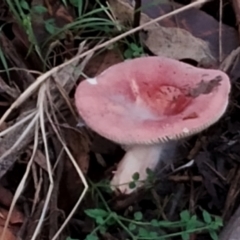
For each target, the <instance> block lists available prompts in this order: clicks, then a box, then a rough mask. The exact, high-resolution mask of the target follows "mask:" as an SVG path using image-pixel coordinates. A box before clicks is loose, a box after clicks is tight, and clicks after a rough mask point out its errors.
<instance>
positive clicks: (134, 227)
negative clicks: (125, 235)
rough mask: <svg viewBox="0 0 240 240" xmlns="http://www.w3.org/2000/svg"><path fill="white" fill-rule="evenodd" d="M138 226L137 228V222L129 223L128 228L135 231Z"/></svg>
mask: <svg viewBox="0 0 240 240" xmlns="http://www.w3.org/2000/svg"><path fill="white" fill-rule="evenodd" d="M136 228H137V226H136V224H134V223H129V225H128V229H129V230H130V231H134V230H135V229H136Z"/></svg>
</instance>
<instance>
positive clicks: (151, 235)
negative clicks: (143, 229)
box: [149, 232, 158, 238]
mask: <svg viewBox="0 0 240 240" xmlns="http://www.w3.org/2000/svg"><path fill="white" fill-rule="evenodd" d="M149 235H150V237H152V238H156V237H157V236H158V233H157V232H149Z"/></svg>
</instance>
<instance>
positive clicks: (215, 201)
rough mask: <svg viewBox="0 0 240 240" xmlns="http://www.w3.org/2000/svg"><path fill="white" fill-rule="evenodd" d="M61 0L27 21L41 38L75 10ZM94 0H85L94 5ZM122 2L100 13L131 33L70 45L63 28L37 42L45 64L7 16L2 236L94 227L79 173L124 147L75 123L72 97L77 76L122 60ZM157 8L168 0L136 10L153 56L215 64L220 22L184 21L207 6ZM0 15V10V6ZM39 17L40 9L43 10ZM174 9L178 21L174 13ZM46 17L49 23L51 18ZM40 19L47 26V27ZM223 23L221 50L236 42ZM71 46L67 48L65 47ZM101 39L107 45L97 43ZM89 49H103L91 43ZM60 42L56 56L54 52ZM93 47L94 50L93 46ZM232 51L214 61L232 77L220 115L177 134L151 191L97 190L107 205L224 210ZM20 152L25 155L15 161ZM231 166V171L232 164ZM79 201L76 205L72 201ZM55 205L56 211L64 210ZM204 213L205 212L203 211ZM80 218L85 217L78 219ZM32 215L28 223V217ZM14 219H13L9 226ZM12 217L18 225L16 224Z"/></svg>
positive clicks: (101, 173) (231, 151)
mask: <svg viewBox="0 0 240 240" xmlns="http://www.w3.org/2000/svg"><path fill="white" fill-rule="evenodd" d="M64 2H65V1H63V3H61V4H60V3H58V2H56V1H46V5H45V8H46V10H47V12H46V13H45V15H41V16H40V17H41V18H35V21H37V20H38V21H39V22H32V24H33V25H32V26H34V29H33V30H34V34H35V37H36V39H35V40H37V43H41V42H44V41H46V40H47V39H48V37H49V36H51V34H50V31H54V28H55V26H57V27H59V28H63V27H64V26H65V25H66V24H68V23H71V22H73V21H74V18H76V16H75V14H74V11H72V10H73V9H74V8H73V7H72V6H71V7H70V8H69V7H66V6H65V5H64ZM90 2H91V1H90ZM143 3H144V4H145V3H146V1H143ZM34 4H36V6H38V4H39V5H44V4H45V3H43V2H41V1H33V2H32V6H33V5H34ZM94 4H95V3H93V4H90V6H91V7H93V6H95V5H94ZM114 4H117V5H114ZM119 4H120V5H119ZM122 4H123V3H122V2H120V1H109V6H110V10H111V12H108V14H112V16H113V19H115V21H119V23H118V25H117V27H116V29H117V30H118V31H119V30H120V31H122V30H123V29H124V28H130V30H129V32H127V33H123V34H122V35H120V37H119V36H116V37H113V38H112V39H111V38H110V39H109V40H108V41H106V42H103V43H102V42H101V41H100V43H99V42H98V41H95V42H94V41H86V42H82V44H81V45H80V47H79V52H77V51H76V48H78V46H76V44H71V41H72V42H75V41H76V39H77V40H78V39H79V38H75V39H74V37H73V36H72V35H71V34H72V33H71V32H70V31H67V32H65V35H64V37H65V38H68V36H69V35H68V34H70V38H68V40H69V41H70V44H69V45H68V46H67V41H65V42H64V41H62V39H57V41H55V40H56V39H55V38H53V39H51V41H50V42H49V43H48V45H46V46H45V50H46V52H48V53H49V52H50V55H48V53H47V55H46V56H47V57H51V60H49V59H50V58H48V59H47V62H48V64H45V63H44V64H40V63H41V57H40V58H39V56H38V54H37V50H36V51H35V52H34V51H32V52H30V53H29V55H28V56H27V57H26V54H27V52H28V49H27V48H28V46H29V44H31V43H30V42H29V41H30V40H31V38H29V36H28V35H26V32H25V30H24V29H23V28H22V26H21V27H20V25H19V22H17V21H15V20H14V24H13V25H12V26H13V29H12V30H13V35H14V38H10V37H9V35H8V34H6V31H3V32H1V35H0V36H1V38H0V46H1V49H2V51H3V53H4V56H5V62H4V64H3V66H1V67H2V68H3V69H4V65H5V67H6V66H8V67H7V68H8V69H9V71H8V74H7V72H5V73H2V72H1V73H2V74H1V76H0V77H1V79H2V84H1V86H2V87H1V90H2V92H3V94H4V96H5V101H8V102H9V103H8V104H9V105H11V107H10V108H8V109H5V110H3V111H2V110H1V112H2V118H1V120H0V122H1V126H3V125H2V124H4V125H5V126H4V127H3V128H2V129H1V132H0V137H1V139H0V141H1V145H0V176H1V179H2V181H3V183H5V184H4V186H6V189H5V190H7V191H5V192H4V190H1V188H0V196H1V191H3V195H4V197H3V198H2V202H1V204H2V205H4V208H1V209H0V212H1V214H0V215H1V218H2V219H3V225H4V226H2V225H1V228H0V233H1V234H3V235H4V236H5V237H4V239H6V240H8V239H16V236H17V235H18V233H19V232H20V236H21V237H22V238H23V239H53V240H54V239H58V237H59V236H60V235H61V237H63V239H66V238H67V236H70V235H74V234H71V232H70V233H66V232H64V231H63V229H64V228H65V227H66V225H67V224H68V226H67V229H68V230H72V232H73V233H75V235H76V234H77V236H78V237H77V238H79V239H82V238H84V236H85V234H83V232H84V231H82V230H81V229H88V230H87V231H85V233H87V234H88V233H89V232H91V230H92V229H93V228H94V223H93V222H91V221H89V218H87V217H86V215H84V210H86V209H90V208H94V207H99V203H100V205H101V201H100V200H99V196H101V195H99V196H98V195H94V192H92V193H91V194H86V193H87V190H88V183H87V182H86V177H90V178H91V180H93V181H94V182H95V183H98V181H100V180H102V178H106V177H109V176H110V175H111V171H112V169H113V168H114V164H116V163H117V162H118V161H119V160H120V158H121V156H122V153H123V151H122V150H121V149H120V147H119V146H117V145H116V144H114V143H112V142H109V141H105V140H102V139H101V138H99V136H96V134H95V133H92V132H91V131H90V130H89V129H87V128H86V127H81V128H77V127H76V126H77V122H78V121H79V120H80V121H81V119H79V117H78V116H77V114H76V112H75V109H74V106H73V104H72V100H71V99H72V96H73V93H74V87H75V86H76V84H77V83H78V82H79V80H80V81H81V80H82V79H84V78H85V77H86V76H88V77H94V76H96V75H98V74H100V73H101V72H102V71H104V70H105V69H106V68H108V67H109V66H111V65H113V64H116V63H118V62H121V61H123V60H124V54H123V45H124V44H123V43H122V42H116V41H117V40H121V39H123V38H124V37H125V36H126V37H127V36H128V35H129V34H131V33H133V32H134V31H136V30H131V25H132V22H133V7H131V5H129V4H128V3H126V2H125V3H124V4H123V5H122ZM69 6H70V5H69ZM167 6H168V7H169V6H170V5H169V4H167ZM171 6H172V5H171ZM176 6H177V5H175V7H176ZM165 7H166V3H165V4H158V5H157V7H156V6H155V7H154V8H152V9H155V10H156V9H161V11H162V12H161V11H160V10H159V13H158V14H157V15H156V13H154V12H153V10H151V11H150V10H149V9H150V8H146V9H147V10H145V9H144V8H143V12H144V13H142V15H141V16H142V17H141V24H143V25H141V26H140V27H139V29H138V30H141V32H140V35H139V36H140V40H141V44H143V46H144V48H146V49H148V50H149V51H150V52H151V54H155V55H164V56H168V57H171V58H175V59H190V60H194V61H195V62H197V64H198V65H201V66H208V65H214V64H215V62H216V60H218V58H219V54H218V51H217V50H218V47H219V46H218V45H217V44H219V43H218V40H219V39H218V38H217V37H216V36H217V35H216V34H217V32H216V26H217V25H216V24H217V23H218V22H217V21H216V20H214V21H213V20H212V19H211V24H212V25H211V26H212V28H211V29H212V30H213V29H214V30H215V32H214V34H215V35H214V34H212V33H211V34H212V35H211V38H210V37H209V38H208V37H206V35H205V33H206V32H207V30H208V29H207V30H206V29H204V30H203V25H202V26H200V27H196V26H195V25H193V26H192V25H191V24H190V23H196V22H201V21H200V20H199V19H198V20H195V18H193V15H194V16H196V17H199V18H200V19H207V17H208V16H209V15H207V14H206V13H204V14H205V15H202V14H203V12H202V11H201V10H199V9H191V10H188V11H189V12H185V11H184V12H181V13H179V14H177V15H174V16H173V17H171V19H170V18H169V17H168V18H165V19H164V18H161V21H160V22H159V23H156V22H157V20H158V18H159V15H161V14H162V15H163V14H165V13H167V12H169V10H167V11H165V10H163V9H165ZM178 7H179V6H177V7H176V8H178ZM1 9H3V8H1ZM26 10H27V9H26ZM75 10H76V9H75ZM1 11H3V10H1ZM31 14H33V13H31ZM34 14H35V13H34ZM147 14H148V15H147ZM152 14H153V15H152ZM154 14H155V15H154ZM184 14H185V15H184ZM10 15H11V14H10ZM1 16H4V12H3V14H1ZM34 16H36V15H34ZM43 16H44V17H45V18H42V17H43ZM8 17H9V16H8ZM105 17H106V16H105ZM163 17H164V15H163ZM175 17H177V21H174V18H175ZM153 18H156V19H155V20H153ZM179 18H180V19H179ZM8 19H9V18H8ZM39 19H40V20H39ZM51 19H54V21H53V20H51ZM193 19H194V20H193ZM48 20H50V21H48ZM5 21H6V20H5ZM206 21H208V22H207V23H209V22H210V20H206ZM220 21H221V19H220ZM43 22H44V24H43ZM53 22H55V24H56V25H54V24H52V23H53ZM150 22H151V24H150ZM186 22H187V24H186ZM213 22H214V23H213ZM115 23H116V22H115ZM173 23H174V24H173ZM46 24H50V25H48V26H47V28H46ZM51 24H52V25H51ZM146 24H149V25H148V26H146ZM169 24H170V25H171V27H170V26H169ZM176 24H177V25H176ZM214 24H215V25H214ZM204 25H205V26H207V25H208V24H204ZM223 28H224V31H223V35H222V36H223V38H222V39H223V41H222V44H223V49H222V50H223V54H224V57H226V56H227V55H229V54H230V52H231V51H232V50H234V49H235V48H236V46H237V45H236V40H235V34H236V31H234V29H233V28H230V27H227V26H225V25H224V26H223ZM116 29H115V30H114V31H116ZM47 31H48V32H47ZM43 32H44V34H42V33H43ZM115 33H116V32H115ZM228 34H231V38H230V39H231V42H230V43H229V44H227V43H226V40H224V39H226V36H227V35H228ZM156 36H157V37H156ZM158 36H159V37H158ZM228 36H229V35H228ZM11 39H12V40H11ZM156 39H157V41H156ZM61 41H62V42H61ZM79 43H81V41H79V40H78V44H77V45H79ZM94 44H96V46H95V47H93V46H94ZM227 45H228V46H227ZM23 46H25V48H23ZM56 46H57V47H56ZM60 46H64V47H63V48H65V47H66V49H68V48H69V49H71V54H69V52H68V54H67V53H65V54H64V53H62V51H63V50H62V49H61V47H60ZM69 46H70V47H69ZM216 46H217V47H216ZM36 47H37V45H36ZM72 47H74V49H75V50H72ZM105 47H108V49H104V48H105ZM214 47H215V48H214ZM36 49H38V48H36ZM52 50H53V51H52ZM97 50H101V51H99V52H96V51H97ZM115 50H118V51H115ZM59 51H60V58H59V54H58V53H57V52H59ZM69 51H70V50H69ZM74 51H75V52H74ZM46 52H45V54H46ZM72 53H74V54H72ZM93 53H97V54H94V55H92V54H93ZM148 54H150V53H149V52H148ZM232 54H233V55H232ZM232 54H230V55H229V57H228V58H226V60H225V62H224V64H222V65H221V66H220V67H221V68H222V69H225V71H227V72H228V74H229V75H230V76H231V77H232V79H234V81H233V86H234V90H233V93H232V102H231V104H230V107H229V110H228V112H227V114H226V116H225V117H224V118H223V119H222V120H221V121H220V122H219V123H217V124H216V125H215V126H213V127H212V128H210V129H209V130H207V131H205V132H204V133H202V134H200V135H199V136H196V137H194V138H192V139H190V140H189V141H183V142H182V143H181V144H180V146H179V153H178V154H177V157H176V158H177V159H178V161H176V162H175V164H174V167H175V169H179V170H177V171H174V170H172V167H173V166H167V167H166V168H164V169H163V170H162V171H161V175H162V178H163V179H161V180H160V181H157V182H156V184H155V187H154V188H153V189H151V190H150V191H149V192H148V190H142V191H140V192H139V193H137V194H136V195H132V196H130V197H122V196H119V197H113V195H112V194H110V193H109V192H106V193H104V192H103V194H104V197H105V198H106V199H107V201H108V204H109V205H110V206H111V207H112V208H113V210H116V211H117V212H121V211H124V216H132V215H134V213H136V212H138V211H141V212H142V213H141V214H142V215H143V217H144V219H147V220H149V219H151V217H156V216H159V215H161V216H162V217H163V218H164V219H165V220H168V219H169V220H174V219H176V218H177V213H179V212H181V210H183V209H185V208H188V209H189V210H190V212H191V213H195V212H198V211H199V209H198V206H201V208H204V209H208V211H210V212H211V213H213V214H217V215H219V216H221V215H223V216H224V220H226V221H227V220H228V219H229V218H230V216H231V214H232V212H233V211H234V209H235V208H236V206H237V199H238V197H239V191H238V184H237V183H238V177H237V176H239V174H238V157H237V156H238V154H239V150H238V149H239V148H238V147H237V146H238V144H237V143H238V137H239V136H238V129H239V126H240V125H239V122H238V118H237V115H238V97H239V96H238V92H239V91H237V89H238V78H239V73H238V71H237V67H236V66H237V62H238V53H236V52H235V51H233V53H232ZM23 56H24V57H23ZM231 56H232V57H231ZM79 59H81V60H79ZM59 64H60V65H59ZM41 65H44V66H45V68H47V69H48V68H49V69H48V71H47V72H45V73H41V72H40V71H43V69H42V66H41ZM217 65H218V64H217ZM50 66H53V68H51V67H50ZM20 69H24V70H20ZM30 69H31V70H30ZM83 72H84V73H83ZM39 74H40V75H39ZM9 78H10V79H11V80H10V81H9ZM204 87H205V86H204V84H203V85H202V88H200V90H199V89H198V90H199V91H200V92H202V91H203V92H204V91H205V90H203V89H205V88H204ZM229 119H231V121H230V120H229ZM231 129H232V130H231ZM230 130H231V131H230ZM219 136H221V137H219ZM104 141H105V142H104ZM190 153H191V154H190ZM22 159H28V161H27V162H24V163H23V162H22ZM192 159H194V160H195V161H192ZM186 160H187V161H190V162H191V163H193V164H191V166H190V167H184V166H187V164H186ZM194 163H195V164H194ZM236 167H237V170H235V171H234V169H235V168H236ZM91 186H92V185H91ZM8 189H11V191H12V192H14V194H12V193H11V192H10V191H9V190H8ZM146 192H147V193H149V194H146ZM80 203H81V204H82V205H81V206H80V208H79V204H80ZM26 205H27V206H28V208H29V209H31V210H30V217H29V219H28V218H27V217H28V216H29V211H28V212H26V210H24V211H20V210H19V209H20V207H21V209H25V208H24V207H23V206H26ZM57 209H58V210H60V211H58V210H57ZM77 209H78V210H77ZM156 209H157V210H156ZM229 209H230V211H229ZM60 212H62V213H63V212H64V213H65V214H66V216H64V215H65V214H60ZM75 212H76V214H75V215H74V217H73V214H74V213H75ZM182 216H183V214H182ZM72 217H73V218H72ZM205 219H208V220H209V218H206V214H205ZM83 220H86V223H84V221H83ZM23 222H24V224H23ZM33 222H34V224H31V223H33ZM12 225H18V226H17V228H16V226H14V228H13V227H12ZM20 225H22V226H23V228H22V229H21V230H20V228H19V226H20ZM76 226H77V228H78V230H76ZM79 226H80V229H79ZM159 231H160V230H159ZM232 232H233V231H232ZM165 233H166V232H165ZM141 234H143V236H144V234H146V229H144V228H142V229H141ZM161 234H163V232H162V233H161ZM102 236H103V239H126V237H127V235H126V232H125V231H122V230H119V231H115V230H110V231H109V232H107V233H103V235H102ZM202 237H203V238H201V234H199V235H198V234H195V233H193V234H191V238H195V239H208V238H207V237H206V235H203V236H202ZM225 239H226V238H225ZM225 239H223V240H225Z"/></svg>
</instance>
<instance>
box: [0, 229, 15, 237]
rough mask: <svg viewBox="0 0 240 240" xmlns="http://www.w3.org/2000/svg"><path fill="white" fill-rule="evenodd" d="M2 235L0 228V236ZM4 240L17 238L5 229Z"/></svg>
mask: <svg viewBox="0 0 240 240" xmlns="http://www.w3.org/2000/svg"><path fill="white" fill-rule="evenodd" d="M2 233H3V226H0V236H1V235H2ZM4 240H17V237H16V236H14V235H13V234H12V232H11V231H10V229H8V228H7V229H6V232H5V235H4Z"/></svg>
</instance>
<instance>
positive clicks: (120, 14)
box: [109, 0, 214, 64]
mask: <svg viewBox="0 0 240 240" xmlns="http://www.w3.org/2000/svg"><path fill="white" fill-rule="evenodd" d="M109 4H110V6H111V9H112V12H113V14H114V15H115V18H116V19H118V20H119V21H120V23H121V24H124V25H129V21H131V22H132V19H133V11H134V9H133V7H132V6H131V5H130V4H127V3H126V2H123V1H121V0H117V1H116V0H109ZM143 11H144V10H143ZM151 20H152V19H151V18H150V17H148V15H146V14H144V13H142V14H141V22H140V24H144V23H146V22H149V21H151ZM143 30H144V31H145V32H146V34H140V36H141V40H142V41H143V43H144V44H145V45H146V46H147V47H148V48H149V50H150V51H151V52H153V53H154V54H155V55H159V56H165V57H169V58H174V59H178V60H179V59H192V60H195V61H196V62H199V63H201V64H210V63H212V62H213V61H214V58H213V56H212V54H211V51H210V49H209V46H208V44H207V43H206V42H205V41H203V40H201V39H199V38H196V37H194V36H193V35H192V34H191V33H189V32H188V31H186V30H184V29H180V28H176V27H171V28H166V27H162V26H161V25H160V24H158V23H155V24H152V25H150V26H148V27H145V28H143Z"/></svg>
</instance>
